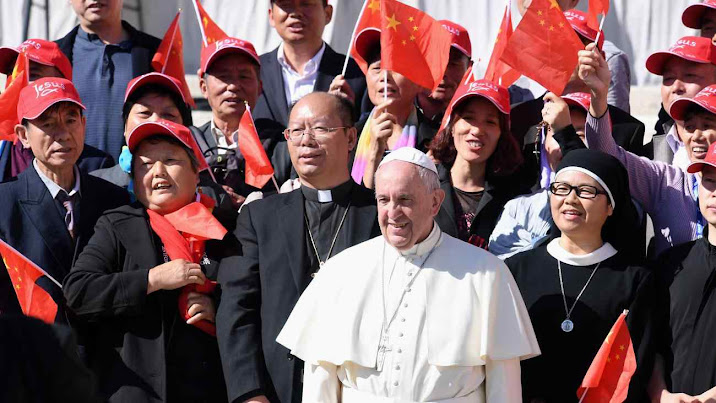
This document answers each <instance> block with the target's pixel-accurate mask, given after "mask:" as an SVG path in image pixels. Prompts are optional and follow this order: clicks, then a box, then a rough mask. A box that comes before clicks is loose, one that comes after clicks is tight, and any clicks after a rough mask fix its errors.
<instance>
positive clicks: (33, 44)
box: [18, 39, 42, 52]
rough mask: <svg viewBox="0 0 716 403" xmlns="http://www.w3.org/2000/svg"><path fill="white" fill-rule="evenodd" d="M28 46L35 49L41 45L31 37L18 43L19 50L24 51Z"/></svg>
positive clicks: (38, 48)
mask: <svg viewBox="0 0 716 403" xmlns="http://www.w3.org/2000/svg"><path fill="white" fill-rule="evenodd" d="M30 46H32V47H33V48H35V49H37V50H40V48H41V47H42V45H41V44H39V43H37V42H35V41H33V40H32V39H28V40H26V41H25V42H23V43H22V44H20V46H19V48H18V50H20V52H24V51H26V50H27V48H29V47H30Z"/></svg>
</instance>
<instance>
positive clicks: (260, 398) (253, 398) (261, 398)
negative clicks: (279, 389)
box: [244, 395, 271, 403]
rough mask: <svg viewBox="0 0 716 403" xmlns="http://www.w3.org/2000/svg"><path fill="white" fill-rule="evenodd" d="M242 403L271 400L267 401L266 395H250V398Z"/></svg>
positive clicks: (266, 402)
mask: <svg viewBox="0 0 716 403" xmlns="http://www.w3.org/2000/svg"><path fill="white" fill-rule="evenodd" d="M244 403H271V402H269V401H268V399H267V398H266V396H263V395H262V396H256V397H252V398H251V399H249V400H247V401H245V402H244Z"/></svg>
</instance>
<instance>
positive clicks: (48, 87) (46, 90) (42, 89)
mask: <svg viewBox="0 0 716 403" xmlns="http://www.w3.org/2000/svg"><path fill="white" fill-rule="evenodd" d="M32 87H33V88H34V89H35V98H36V99H37V98H40V97H46V96H48V95H50V94H52V93H55V92H58V91H59V90H60V88H61V89H63V90H64V89H65V84H63V83H56V82H52V81H50V82H46V83H42V84H39V85H37V84H36V85H33V86H32Z"/></svg>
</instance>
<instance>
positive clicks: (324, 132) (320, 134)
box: [283, 126, 350, 142]
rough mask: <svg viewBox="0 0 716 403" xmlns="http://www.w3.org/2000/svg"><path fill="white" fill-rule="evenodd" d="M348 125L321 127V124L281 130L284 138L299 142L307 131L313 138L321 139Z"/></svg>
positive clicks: (346, 127)
mask: <svg viewBox="0 0 716 403" xmlns="http://www.w3.org/2000/svg"><path fill="white" fill-rule="evenodd" d="M349 127H350V126H339V127H323V126H316V127H308V128H305V129H286V130H284V131H283V137H285V138H286V140H291V141H293V142H299V141H301V139H302V138H303V135H304V134H305V133H308V134H310V135H311V137H313V138H314V139H315V140H318V141H321V140H325V139H327V138H328V136H329V135H330V134H331V133H333V132H335V131H336V130H338V129H348V128H349Z"/></svg>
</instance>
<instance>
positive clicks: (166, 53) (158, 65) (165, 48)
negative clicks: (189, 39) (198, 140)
mask: <svg viewBox="0 0 716 403" xmlns="http://www.w3.org/2000/svg"><path fill="white" fill-rule="evenodd" d="M180 15H181V11H179V12H178V13H177V15H176V17H174V21H172V23H171V24H169V28H167V32H166V33H165V34H164V38H163V39H162V43H161V44H159V47H158V48H157V51H156V53H154V57H153V58H152V68H153V69H154V70H156V71H158V72H160V73H162V74H166V75H168V76H171V77H174V78H176V79H177V80H179V83H181V90H182V92H183V93H184V99H185V100H186V102H187V103H188V104H189V105H190V106H191V107H192V108H193V107H195V106H196V104H195V103H194V99H193V98H192V97H191V91H190V90H189V85H188V84H187V83H186V78H185V75H184V41H183V40H182V36H181V28H179V16H180Z"/></svg>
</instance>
